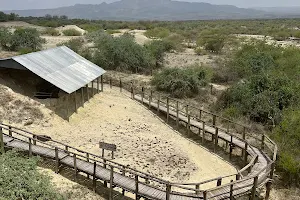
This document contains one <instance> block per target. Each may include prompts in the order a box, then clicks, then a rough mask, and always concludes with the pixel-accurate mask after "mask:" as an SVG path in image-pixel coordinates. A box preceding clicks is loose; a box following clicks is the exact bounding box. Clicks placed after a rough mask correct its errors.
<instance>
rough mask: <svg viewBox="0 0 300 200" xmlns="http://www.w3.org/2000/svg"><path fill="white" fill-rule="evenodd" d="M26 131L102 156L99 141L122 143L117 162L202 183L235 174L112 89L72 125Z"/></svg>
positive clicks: (54, 123)
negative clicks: (47, 136)
mask: <svg viewBox="0 0 300 200" xmlns="http://www.w3.org/2000/svg"><path fill="white" fill-rule="evenodd" d="M27 129H28V130H31V131H33V132H35V133H39V134H45V135H49V136H51V137H52V138H53V139H56V140H59V141H62V142H64V143H67V144H70V145H71V146H75V147H78V148H80V149H82V150H86V151H89V152H93V153H95V154H99V155H100V150H99V148H98V143H99V141H104V142H108V143H114V144H116V145H117V146H118V150H117V152H116V154H115V156H116V159H115V161H117V162H120V163H122V164H125V165H129V166H131V167H133V168H136V169H139V170H142V171H144V172H147V173H150V174H152V175H155V176H158V177H161V178H164V179H167V180H171V181H175V182H189V181H191V182H194V181H197V182H198V181H203V180H206V179H210V178H215V177H218V176H223V175H228V174H232V173H235V172H236V169H235V168H234V167H233V166H231V165H230V164H228V163H227V162H226V161H224V160H222V159H221V158H219V157H218V156H216V155H213V154H211V153H210V152H209V151H208V150H206V149H205V148H202V147H200V146H198V145H197V144H195V143H193V142H192V141H189V140H187V139H185V138H184V137H182V136H181V135H180V134H179V133H177V132H176V131H174V130H173V129H172V128H170V127H169V126H167V125H165V124H164V123H163V122H162V121H161V120H160V119H159V118H157V117H155V116H154V115H153V114H152V113H151V112H150V111H148V110H147V109H146V108H144V107H142V106H140V105H139V104H138V103H136V102H135V101H132V100H131V99H130V98H129V97H127V96H125V95H124V94H121V93H120V92H118V91H116V90H109V89H108V88H107V89H106V92H104V93H101V94H99V95H96V96H95V97H94V98H93V99H92V100H91V101H90V103H87V104H86V106H85V107H84V108H80V109H79V113H78V114H74V115H73V116H72V117H71V119H70V122H69V123H68V122H66V121H64V120H62V119H61V118H59V117H57V116H54V117H53V118H52V119H51V120H49V125H47V127H43V126H39V125H35V124H33V125H31V126H28V127H27ZM106 156H107V157H109V156H110V154H109V153H107V155H106ZM227 181H229V180H227ZM209 186H212V185H207V187H209Z"/></svg>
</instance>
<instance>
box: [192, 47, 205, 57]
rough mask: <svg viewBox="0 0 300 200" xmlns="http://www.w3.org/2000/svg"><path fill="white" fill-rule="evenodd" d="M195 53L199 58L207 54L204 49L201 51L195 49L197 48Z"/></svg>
mask: <svg viewBox="0 0 300 200" xmlns="http://www.w3.org/2000/svg"><path fill="white" fill-rule="evenodd" d="M195 53H196V54H197V55H198V56H200V55H206V54H207V52H206V51H205V50H204V49H202V48H201V47H197V48H196V49H195Z"/></svg>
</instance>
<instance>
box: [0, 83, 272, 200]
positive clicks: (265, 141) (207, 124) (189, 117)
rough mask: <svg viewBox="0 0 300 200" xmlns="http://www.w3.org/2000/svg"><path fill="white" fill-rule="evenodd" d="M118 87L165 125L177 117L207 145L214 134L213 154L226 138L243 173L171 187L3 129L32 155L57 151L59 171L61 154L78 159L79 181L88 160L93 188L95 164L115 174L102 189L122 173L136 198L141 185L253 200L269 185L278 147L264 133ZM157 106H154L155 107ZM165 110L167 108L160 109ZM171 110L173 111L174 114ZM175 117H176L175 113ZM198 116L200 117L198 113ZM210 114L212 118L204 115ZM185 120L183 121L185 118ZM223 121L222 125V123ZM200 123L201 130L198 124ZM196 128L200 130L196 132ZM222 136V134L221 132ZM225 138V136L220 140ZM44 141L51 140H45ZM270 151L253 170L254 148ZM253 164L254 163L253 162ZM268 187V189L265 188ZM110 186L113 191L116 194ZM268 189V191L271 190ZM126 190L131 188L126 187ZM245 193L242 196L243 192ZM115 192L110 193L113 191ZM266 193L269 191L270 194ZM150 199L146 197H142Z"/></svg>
mask: <svg viewBox="0 0 300 200" xmlns="http://www.w3.org/2000/svg"><path fill="white" fill-rule="evenodd" d="M108 84H110V85H111V87H112V85H113V81H112V80H109V81H108ZM117 84H119V85H117V86H119V87H120V91H122V90H123V89H127V90H128V91H129V92H130V93H131V96H132V98H134V99H137V97H139V98H138V99H137V100H139V101H141V102H142V103H143V104H146V105H148V106H149V108H151V109H156V110H157V112H158V113H161V112H162V111H163V112H162V113H165V114H166V119H167V122H168V121H170V120H171V119H173V120H174V121H176V125H177V127H179V126H180V123H185V125H186V128H187V132H188V133H189V134H190V135H191V134H193V135H197V136H199V137H201V138H202V142H203V143H204V142H206V141H207V140H209V139H207V137H206V135H208V134H209V135H210V136H211V141H212V142H213V144H214V150H216V149H217V148H220V146H219V143H220V141H219V140H223V141H224V142H225V143H226V145H225V149H224V150H225V151H228V144H229V157H230V158H231V157H232V155H233V150H234V148H239V149H241V152H242V153H241V155H240V156H241V157H242V160H243V161H244V164H245V167H243V168H242V169H241V170H239V171H238V172H237V173H235V174H230V175H226V176H223V177H217V178H213V179H210V180H205V181H202V182H199V183H172V182H168V181H165V180H163V179H160V178H158V177H155V176H152V175H151V174H148V173H144V172H141V171H139V170H136V169H133V168H131V167H128V166H125V165H122V164H120V163H117V162H114V161H112V160H108V159H105V158H103V157H101V156H98V155H95V154H92V153H89V152H86V151H82V150H80V149H77V148H74V147H71V146H69V145H67V144H63V143H61V142H59V141H55V140H52V139H50V140H49V141H48V142H42V141H40V140H38V139H37V138H43V136H39V135H36V134H33V133H31V132H28V131H25V130H22V129H19V128H17V127H12V126H10V125H6V124H2V125H0V128H1V132H2V130H5V131H6V132H7V133H6V134H7V135H8V136H11V137H14V138H16V139H17V140H21V141H26V142H27V144H28V150H29V155H32V145H40V146H45V147H47V148H50V149H52V150H54V151H55V161H56V171H59V164H60V159H59V152H65V153H67V154H68V155H71V156H73V157H74V161H73V163H72V164H70V167H72V168H74V169H75V177H77V173H78V170H77V169H78V167H77V162H78V161H79V160H84V161H87V162H91V163H94V173H92V174H89V173H87V175H88V176H92V177H93V183H94V184H93V185H94V189H95V187H96V178H95V171H96V166H97V165H100V166H102V167H104V168H105V169H109V170H111V175H110V178H108V180H104V185H107V183H108V182H109V183H110V185H115V184H116V183H114V182H113V181H114V180H113V178H112V177H113V175H112V174H113V173H119V174H122V175H124V176H127V177H128V178H131V179H133V180H135V185H136V187H135V189H134V190H130V191H129V192H133V193H135V194H136V196H137V197H138V196H143V195H144V194H142V193H140V192H139V188H138V186H139V183H143V184H145V185H148V186H150V187H152V188H155V189H158V190H160V191H163V192H165V194H166V199H167V200H169V199H170V196H171V195H179V196H182V197H191V198H196V197H197V198H200V199H205V200H206V199H212V198H217V197H220V196H223V197H226V198H232V197H233V196H237V195H238V196H240V195H244V194H248V193H251V197H252V198H251V199H253V198H254V196H255V191H256V189H257V187H259V186H261V185H263V184H264V183H265V182H266V181H268V180H269V179H272V178H273V173H274V167H275V161H276V156H277V146H276V144H275V143H274V142H273V141H272V140H271V139H270V138H269V137H268V136H267V135H264V134H261V135H259V136H254V135H252V134H249V133H248V132H247V130H249V128H248V127H246V126H243V125H241V124H238V123H235V122H233V121H231V120H228V119H225V118H223V117H221V116H218V115H216V114H214V113H212V112H209V111H205V110H202V109H199V108H196V107H195V106H191V105H188V104H186V103H184V102H180V101H178V100H176V99H173V98H170V97H169V96H165V95H162V94H159V93H156V95H155V94H154V92H153V91H150V92H149V94H147V93H146V91H145V88H140V89H139V90H140V92H137V91H138V90H137V89H138V88H136V87H134V86H133V85H132V84H129V85H128V84H124V83H122V81H121V80H120V82H118V83H117ZM154 105H155V106H154ZM162 109H166V110H162ZM172 112H173V113H172ZM174 113H175V114H174ZM195 113H198V114H195ZM204 115H208V116H204ZM183 118H185V119H183ZM224 121H225V122H227V123H230V124H233V125H234V126H240V127H242V130H243V131H242V133H240V134H232V132H231V131H232V128H231V129H230V128H228V127H229V126H227V127H226V128H224V127H223V126H222V125H223V123H224ZM195 122H199V124H201V126H200V125H199V124H195ZM221 122H222V123H221ZM198 125H199V126H198ZM195 129H196V131H195ZM221 133H222V134H221ZM222 137H225V138H222ZM248 138H251V140H253V139H254V140H255V141H256V143H255V144H254V145H252V144H250V141H249V139H248ZM44 139H45V140H47V139H49V138H44ZM265 147H267V148H268V149H269V150H270V152H271V155H270V157H271V159H270V161H269V162H268V163H267V164H266V165H265V166H263V168H262V169H261V170H260V171H258V172H253V171H252V168H253V166H254V165H257V164H260V163H259V162H260V160H259V159H260V155H258V154H257V153H256V152H257V151H256V149H260V150H264V149H265ZM249 158H250V159H249ZM249 160H250V161H249ZM230 177H231V179H232V180H231V182H230V183H224V181H223V180H224V179H228V178H230ZM212 183H214V185H215V186H216V187H212V188H211V189H208V190H202V189H201V187H202V186H203V185H205V184H212ZM267 186H268V185H267ZM112 188H113V187H112V186H111V190H112ZM224 188H230V190H228V193H226V192H223V193H220V194H219V193H218V191H224ZM269 188H270V187H269ZM122 189H123V192H122V193H123V194H124V192H125V188H122ZM127 190H128V189H127ZM239 191H243V192H239ZM111 192H112V191H111ZM267 192H268V191H267ZM144 197H146V198H147V196H144Z"/></svg>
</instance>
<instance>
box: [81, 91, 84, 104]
mask: <svg viewBox="0 0 300 200" xmlns="http://www.w3.org/2000/svg"><path fill="white" fill-rule="evenodd" d="M81 101H82V107H84V94H83V87H82V88H81Z"/></svg>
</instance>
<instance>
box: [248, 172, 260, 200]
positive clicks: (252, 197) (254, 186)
mask: <svg viewBox="0 0 300 200" xmlns="http://www.w3.org/2000/svg"><path fill="white" fill-rule="evenodd" d="M257 184H258V176H256V177H255V178H254V182H253V187H252V191H251V197H250V200H254V199H255V194H256V188H257Z"/></svg>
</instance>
